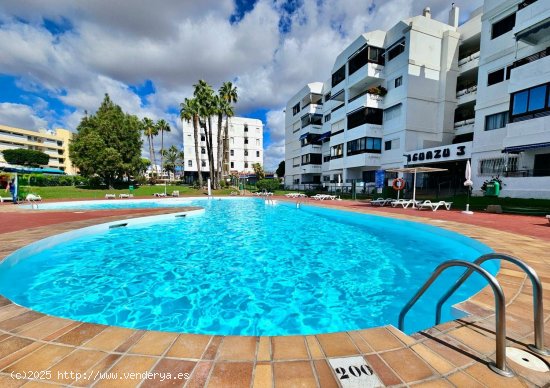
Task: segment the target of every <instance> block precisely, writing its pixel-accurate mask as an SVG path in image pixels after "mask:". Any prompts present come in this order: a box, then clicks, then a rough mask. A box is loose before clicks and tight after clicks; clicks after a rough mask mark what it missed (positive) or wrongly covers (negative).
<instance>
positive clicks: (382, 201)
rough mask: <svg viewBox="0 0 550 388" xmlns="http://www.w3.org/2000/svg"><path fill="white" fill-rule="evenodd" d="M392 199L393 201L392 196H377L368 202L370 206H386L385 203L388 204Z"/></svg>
mask: <svg viewBox="0 0 550 388" xmlns="http://www.w3.org/2000/svg"><path fill="white" fill-rule="evenodd" d="M393 201H395V199H393V198H386V199H384V198H377V199H374V200H372V201H370V204H371V205H372V206H386V205H389V204H391V203H392V202H393Z"/></svg>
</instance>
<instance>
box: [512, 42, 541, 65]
mask: <svg viewBox="0 0 550 388" xmlns="http://www.w3.org/2000/svg"><path fill="white" fill-rule="evenodd" d="M549 55H550V47H546V48H545V49H544V50H542V51H539V52H538V53H535V54H532V55H529V56H528V57H525V58H521V59H518V60H517V61H515V62H514V63H513V65H512V69H516V68H518V67H521V66H523V65H526V64H528V63H531V62H535V61H538V60H539V59H542V58H544V57H547V56H549Z"/></svg>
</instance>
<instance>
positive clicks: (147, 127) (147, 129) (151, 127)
mask: <svg viewBox="0 0 550 388" xmlns="http://www.w3.org/2000/svg"><path fill="white" fill-rule="evenodd" d="M141 122H142V125H143V132H144V133H145V136H147V141H148V142H149V160H151V162H152V163H153V170H154V171H155V172H156V173H157V175H158V171H157V162H156V159H155V145H154V144H153V136H156V135H158V129H157V127H156V126H155V123H154V122H153V120H151V119H150V118H148V117H144V118H143V120H142V121H141Z"/></svg>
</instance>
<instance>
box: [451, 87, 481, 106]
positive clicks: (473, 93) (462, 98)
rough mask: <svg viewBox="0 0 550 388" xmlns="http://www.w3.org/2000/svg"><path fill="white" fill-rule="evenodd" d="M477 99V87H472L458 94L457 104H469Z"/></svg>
mask: <svg viewBox="0 0 550 388" xmlns="http://www.w3.org/2000/svg"><path fill="white" fill-rule="evenodd" d="M476 97H477V85H473V86H470V87H469V88H465V89H462V90H459V91H458V92H456V99H457V104H458V105H461V104H466V103H468V102H472V101H475V99H476Z"/></svg>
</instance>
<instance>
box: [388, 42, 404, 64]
mask: <svg viewBox="0 0 550 388" xmlns="http://www.w3.org/2000/svg"><path fill="white" fill-rule="evenodd" d="M404 51H405V39H401V40H400V41H399V42H398V43H396V44H394V45H393V46H391V47H390V49H389V50H388V51H387V52H388V61H391V60H392V59H394V58H395V57H397V56H398V55H399V54H401V53H402V52H404Z"/></svg>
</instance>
